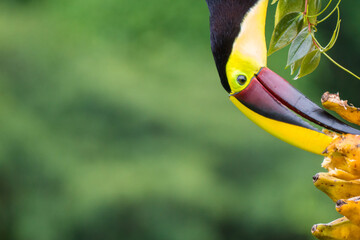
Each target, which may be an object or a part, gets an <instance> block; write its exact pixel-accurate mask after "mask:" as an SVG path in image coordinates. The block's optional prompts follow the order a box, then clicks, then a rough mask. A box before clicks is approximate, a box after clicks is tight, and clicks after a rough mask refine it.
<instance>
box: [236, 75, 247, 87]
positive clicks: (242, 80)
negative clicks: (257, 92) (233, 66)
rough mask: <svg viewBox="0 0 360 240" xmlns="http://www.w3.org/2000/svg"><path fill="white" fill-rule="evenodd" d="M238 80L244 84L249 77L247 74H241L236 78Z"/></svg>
mask: <svg viewBox="0 0 360 240" xmlns="http://www.w3.org/2000/svg"><path fill="white" fill-rule="evenodd" d="M236 81H237V82H238V84H240V85H244V84H245V83H246V81H247V78H246V76H245V75H239V76H238V77H237V79H236Z"/></svg>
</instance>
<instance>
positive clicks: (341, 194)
mask: <svg viewBox="0 0 360 240" xmlns="http://www.w3.org/2000/svg"><path fill="white" fill-rule="evenodd" d="M313 180H314V185H315V187H317V188H318V189H319V190H321V191H322V192H324V193H326V194H327V195H328V196H329V197H330V198H331V199H332V200H333V201H334V202H337V201H338V200H340V199H347V198H352V197H356V196H360V180H351V181H349V180H343V179H340V178H336V177H333V176H332V175H331V174H330V173H318V174H316V175H315V176H314V177H313Z"/></svg>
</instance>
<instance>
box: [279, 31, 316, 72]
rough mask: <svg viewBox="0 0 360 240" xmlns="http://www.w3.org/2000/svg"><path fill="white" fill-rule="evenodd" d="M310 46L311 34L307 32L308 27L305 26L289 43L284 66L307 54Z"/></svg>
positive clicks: (311, 42) (311, 41) (311, 44)
mask: <svg viewBox="0 0 360 240" xmlns="http://www.w3.org/2000/svg"><path fill="white" fill-rule="evenodd" d="M312 46H313V40H312V36H311V34H310V33H309V31H308V28H307V27H305V28H304V29H303V30H301V32H300V33H299V35H297V37H296V38H295V40H294V41H293V42H292V43H291V46H290V49H289V54H288V60H287V65H286V67H289V66H290V65H291V64H293V63H294V62H296V61H297V60H299V59H301V58H303V57H304V56H305V55H306V54H308V52H309V51H310V50H311V48H312Z"/></svg>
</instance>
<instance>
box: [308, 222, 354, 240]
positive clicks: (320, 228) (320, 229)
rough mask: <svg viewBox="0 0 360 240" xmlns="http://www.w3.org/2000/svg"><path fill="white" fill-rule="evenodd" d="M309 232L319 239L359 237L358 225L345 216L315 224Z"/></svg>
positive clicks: (351, 238)
mask: <svg viewBox="0 0 360 240" xmlns="http://www.w3.org/2000/svg"><path fill="white" fill-rule="evenodd" d="M311 233H312V234H313V235H314V236H315V237H317V238H318V239H320V240H343V239H347V240H356V239H360V227H358V226H356V225H355V224H353V223H352V222H350V221H349V219H347V218H346V217H342V218H339V219H337V220H335V221H333V222H331V223H328V224H316V225H314V226H313V227H312V229H311Z"/></svg>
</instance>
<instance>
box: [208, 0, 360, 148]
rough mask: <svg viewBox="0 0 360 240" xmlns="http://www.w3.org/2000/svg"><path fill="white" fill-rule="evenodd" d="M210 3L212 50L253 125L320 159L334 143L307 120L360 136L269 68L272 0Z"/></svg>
mask: <svg viewBox="0 0 360 240" xmlns="http://www.w3.org/2000/svg"><path fill="white" fill-rule="evenodd" d="M206 2H207V5H208V8H209V11H210V42H211V50H212V53H213V57H214V60H215V65H216V68H217V70H218V73H219V76H220V80H221V84H222V86H223V87H224V89H225V90H226V91H227V92H228V93H229V96H230V100H231V101H232V102H233V103H234V104H235V105H236V107H237V108H239V109H240V111H242V112H243V113H244V114H245V115H246V116H247V117H248V118H249V119H251V120H252V121H254V122H255V123H256V124H257V125H259V126H260V127H261V128H263V129H264V130H266V131H268V132H269V133H271V134H273V135H274V136H276V137H278V138H280V139H281V140H283V141H285V142H288V143H290V144H292V145H294V146H296V147H299V148H301V149H304V150H307V151H310V152H313V153H316V154H320V155H322V154H323V153H324V150H325V149H326V147H327V146H328V145H329V144H330V143H331V141H332V140H333V138H332V137H330V136H328V135H326V134H324V133H323V132H322V131H320V130H318V129H317V128H315V127H314V126H312V125H311V124H310V123H308V122H307V121H304V119H307V120H309V121H310V122H313V123H315V124H316V125H319V126H321V127H323V128H326V129H328V130H331V131H334V132H338V133H350V134H356V135H360V131H359V130H357V129H355V128H352V127H350V126H349V125H347V124H345V123H343V122H341V121H340V120H338V119H337V118H335V117H333V116H332V115H330V114H329V113H328V112H326V111H325V110H323V109H322V108H321V107H319V106H318V105H316V104H315V103H313V102H312V101H310V100H309V99H308V98H307V97H306V96H304V95H303V94H302V93H301V92H299V91H298V90H297V89H296V88H294V87H293V86H292V85H291V84H290V83H289V82H288V81H286V80H285V79H283V78H282V77H280V76H279V75H277V74H276V73H275V72H273V71H271V70H270V69H269V68H267V67H266V63H267V48H266V41H265V20H266V12H267V7H268V0H206ZM303 118H304V119H303Z"/></svg>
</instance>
